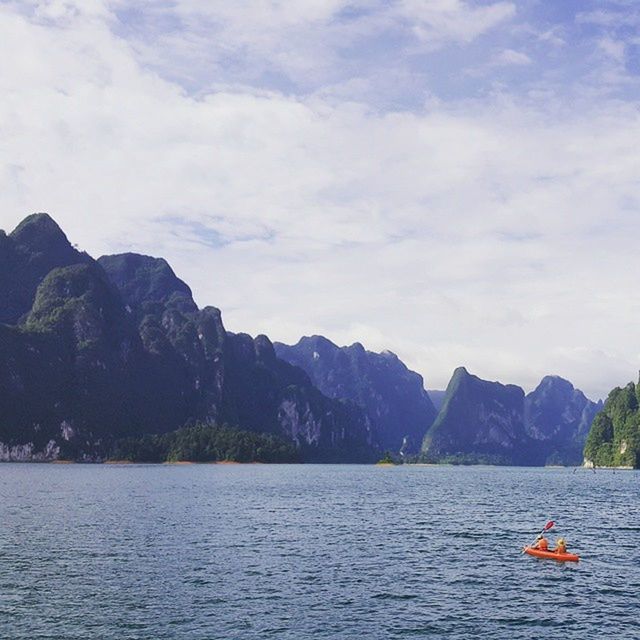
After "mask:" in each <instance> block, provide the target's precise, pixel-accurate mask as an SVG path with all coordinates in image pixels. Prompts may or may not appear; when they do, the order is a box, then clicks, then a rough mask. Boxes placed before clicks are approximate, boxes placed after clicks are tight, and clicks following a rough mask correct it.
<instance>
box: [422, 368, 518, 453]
mask: <svg viewBox="0 0 640 640" xmlns="http://www.w3.org/2000/svg"><path fill="white" fill-rule="evenodd" d="M529 444H530V443H529V438H528V437H527V434H526V431H525V424H524V391H523V390H522V389H521V388H520V387H517V386H515V385H503V384H500V383H499V382H487V381H486V380H481V379H480V378H478V377H476V376H473V375H471V374H470V373H469V372H468V371H467V370H466V369H465V368H464V367H459V368H458V369H456V370H455V372H454V374H453V377H452V378H451V381H450V382H449V385H448V386H447V392H446V396H445V400H444V402H443V404H442V408H441V409H440V412H439V413H438V417H437V418H436V420H435V422H434V423H433V426H432V427H431V428H430V429H429V431H428V432H427V435H426V436H425V439H424V442H423V445H422V454H423V456H424V458H425V460H426V461H428V462H441V461H461V462H471V463H481V462H486V463H491V464H525V463H526V461H527V455H528V454H527V448H528V445H529Z"/></svg>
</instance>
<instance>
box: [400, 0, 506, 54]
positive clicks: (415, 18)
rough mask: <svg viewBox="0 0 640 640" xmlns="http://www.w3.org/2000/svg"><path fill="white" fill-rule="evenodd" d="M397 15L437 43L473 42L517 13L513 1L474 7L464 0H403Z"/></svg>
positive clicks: (425, 37) (418, 32) (433, 42)
mask: <svg viewBox="0 0 640 640" xmlns="http://www.w3.org/2000/svg"><path fill="white" fill-rule="evenodd" d="M397 12H398V15H399V16H401V17H404V18H408V19H410V20H411V21H412V22H413V23H414V27H413V28H414V31H415V33H416V34H417V35H418V36H419V37H420V38H421V39H422V40H425V41H429V42H431V43H432V44H433V45H434V46H440V45H441V44H442V42H443V41H448V40H451V41H455V42H471V41H472V40H474V39H475V38H477V37H478V36H480V35H482V34H483V33H486V32H487V31H489V30H490V29H492V28H494V27H495V26H497V25H498V24H500V23H502V22H504V21H505V20H508V19H509V18H512V17H513V16H514V15H515V13H516V8H515V5H514V4H513V3H511V2H494V3H492V4H489V5H485V6H480V7H475V6H473V5H472V4H471V3H467V2H462V1H461V0H400V2H399V3H398V8H397Z"/></svg>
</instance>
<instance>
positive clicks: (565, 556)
mask: <svg viewBox="0 0 640 640" xmlns="http://www.w3.org/2000/svg"><path fill="white" fill-rule="evenodd" d="M523 551H524V552H525V553H526V554H528V555H530V556H533V557H534V558H544V559H545V560H557V561H558V562H578V560H580V556H577V555H576V554H575V553H558V552H556V551H542V550H541V549H533V548H532V547H525V548H524V549H523Z"/></svg>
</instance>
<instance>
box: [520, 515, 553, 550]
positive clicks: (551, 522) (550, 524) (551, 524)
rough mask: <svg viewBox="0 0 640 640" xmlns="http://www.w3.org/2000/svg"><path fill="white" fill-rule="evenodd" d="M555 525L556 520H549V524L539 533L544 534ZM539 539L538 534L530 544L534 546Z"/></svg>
mask: <svg viewBox="0 0 640 640" xmlns="http://www.w3.org/2000/svg"><path fill="white" fill-rule="evenodd" d="M554 525H555V522H554V521H553V520H549V522H547V524H545V525H544V527H542V531H541V532H540V533H539V534H538V535H542V534H543V533H544V532H545V531H549V529H551V528H552V527H553V526H554ZM537 540H538V537H537V536H536V539H535V540H534V541H533V542H532V543H531V544H530V545H529V546H530V547H532V546H533V545H534V544H535V543H536V542H537ZM522 553H524V549H522Z"/></svg>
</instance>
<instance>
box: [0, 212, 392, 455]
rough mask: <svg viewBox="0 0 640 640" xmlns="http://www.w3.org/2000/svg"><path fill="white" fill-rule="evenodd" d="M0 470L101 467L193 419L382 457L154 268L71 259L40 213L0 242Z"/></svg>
mask: <svg viewBox="0 0 640 640" xmlns="http://www.w3.org/2000/svg"><path fill="white" fill-rule="evenodd" d="M0 265H2V266H3V267H4V270H3V271H2V273H1V275H0V318H2V320H3V321H4V323H5V324H0V459H4V460H33V459H53V458H56V457H70V458H74V459H101V458H103V457H104V456H105V455H107V454H108V452H109V450H110V448H111V447H112V446H113V443H114V441H116V440H122V438H125V437H140V436H142V435H144V434H162V433H165V432H169V431H174V430H176V429H178V428H180V427H182V426H183V425H185V424H188V423H192V422H193V421H202V422H204V423H206V424H231V425H233V426H234V428H240V429H244V430H248V431H251V432H254V433H257V434H258V433H261V434H271V435H272V436H273V437H283V438H285V439H286V440H287V441H288V442H290V443H292V444H293V446H295V447H296V450H297V451H298V453H299V454H300V455H301V456H303V457H304V459H306V460H328V461H364V460H373V459H375V458H376V457H377V456H378V455H379V452H378V450H377V448H376V446H375V442H374V440H373V434H372V430H371V425H370V423H369V420H368V418H367V417H366V416H365V415H364V413H363V412H362V411H361V410H360V409H359V408H358V407H356V406H355V405H354V404H353V403H348V402H342V401H336V400H333V399H330V398H328V397H326V396H325V395H323V394H322V393H321V392H320V391H318V389H316V388H315V387H314V386H313V384H312V383H311V381H310V380H309V377H308V376H307V375H306V374H305V373H304V372H303V371H302V370H301V369H299V368H297V367H294V366H292V365H290V364H288V363H286V362H284V361H282V360H280V359H278V358H277V357H276V355H275V351H274V349H273V345H272V344H271V342H270V341H269V339H268V338H267V337H266V336H258V337H257V338H255V339H254V338H252V337H250V336H248V335H245V334H232V333H230V332H227V331H226V330H225V328H224V325H223V323H222V318H221V314H220V311H219V310H218V309H216V308H214V307H205V308H204V309H198V307H197V306H196V304H195V302H194V301H193V298H192V296H191V291H190V289H189V287H188V286H187V285H186V284H185V283H184V282H182V281H181V280H180V279H179V278H177V277H176V275H175V274H174V272H173V271H172V269H171V267H170V266H169V265H168V264H167V263H166V261H164V260H163V259H160V258H151V257H148V256H141V255H136V254H123V255H117V256H105V257H103V258H101V259H100V261H99V262H96V261H94V260H93V259H92V258H91V257H90V256H88V255H86V254H84V253H80V252H78V251H76V249H74V248H73V246H72V245H71V244H70V243H69V241H68V240H67V238H66V236H65V235H64V233H63V232H62V231H61V230H60V229H59V227H58V226H57V225H56V223H55V222H54V221H53V220H52V219H51V218H50V217H49V216H48V215H46V214H38V215H35V216H30V217H29V218H27V219H26V220H25V221H24V222H22V223H21V224H20V225H19V226H18V227H17V229H16V230H15V231H14V232H12V233H11V234H9V235H6V234H5V233H4V232H2V233H0Z"/></svg>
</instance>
